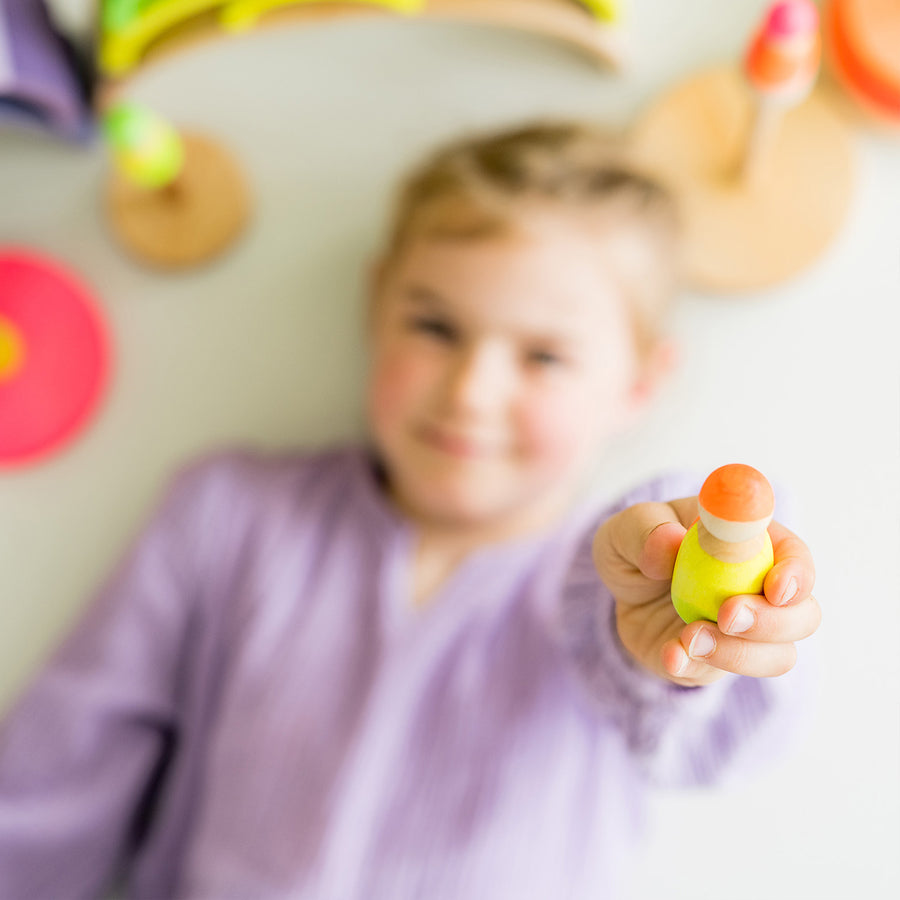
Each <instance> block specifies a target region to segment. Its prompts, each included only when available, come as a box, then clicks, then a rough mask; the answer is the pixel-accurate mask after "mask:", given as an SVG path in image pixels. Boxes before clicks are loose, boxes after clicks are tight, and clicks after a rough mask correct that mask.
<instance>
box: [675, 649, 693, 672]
mask: <svg viewBox="0 0 900 900" xmlns="http://www.w3.org/2000/svg"><path fill="white" fill-rule="evenodd" d="M690 664H691V658H690V657H689V656H688V655H687V653H685V652H684V650H682V651H681V659H680V660H679V662H678V666H677V667H676V669H675V674H676V675H683V674H684V673H685V672H686V671H687V668H688V666H689V665H690Z"/></svg>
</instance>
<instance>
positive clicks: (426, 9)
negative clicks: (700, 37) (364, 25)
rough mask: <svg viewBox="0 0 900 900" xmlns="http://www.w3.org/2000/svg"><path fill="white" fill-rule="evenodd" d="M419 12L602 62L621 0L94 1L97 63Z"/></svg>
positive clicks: (108, 69) (615, 39)
mask: <svg viewBox="0 0 900 900" xmlns="http://www.w3.org/2000/svg"><path fill="white" fill-rule="evenodd" d="M362 13H392V14H403V15H408V16H413V15H423V16H434V17H438V18H447V19H461V20H464V21H472V22H483V23H486V24H494V25H500V26H505V27H513V28H521V29H524V30H528V31H533V32H536V33H539V34H544V35H548V36H551V37H554V38H558V39H561V40H563V41H566V42H568V43H570V44H572V45H573V46H575V47H577V48H578V49H580V50H582V51H585V52H586V53H588V54H589V55H590V56H591V57H592V58H593V59H594V60H596V61H599V62H601V63H603V64H604V65H608V66H618V65H620V64H621V62H622V59H623V56H624V53H625V46H624V40H623V28H622V23H621V0H345V2H340V0H315V2H314V0H102V2H101V6H100V27H99V32H100V40H99V47H98V66H99V69H100V71H101V73H102V74H103V75H104V76H105V78H107V79H120V78H122V77H124V76H125V75H126V74H128V73H129V72H131V71H132V70H133V69H134V68H135V67H136V66H137V65H138V64H139V63H143V62H144V61H146V60H148V59H157V58H159V57H161V56H165V54H166V53H168V52H172V51H173V50H178V49H181V48H183V47H185V46H189V45H190V44H192V43H193V42H195V41H196V40H203V39H207V38H209V37H210V36H211V35H215V34H224V33H227V32H228V31H230V32H232V33H234V32H240V31H243V30H246V29H247V28H248V27H251V26H252V27H257V26H268V25H274V24H279V23H284V22H289V21H293V20H299V21H307V22H316V21H323V20H328V19H334V18H340V17H344V16H351V15H354V16H355V15H359V14H362Z"/></svg>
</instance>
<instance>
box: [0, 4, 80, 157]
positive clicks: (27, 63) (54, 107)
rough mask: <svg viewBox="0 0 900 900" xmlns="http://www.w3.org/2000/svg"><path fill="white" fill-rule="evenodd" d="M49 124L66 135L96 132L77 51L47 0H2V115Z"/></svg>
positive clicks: (46, 125) (0, 54)
mask: <svg viewBox="0 0 900 900" xmlns="http://www.w3.org/2000/svg"><path fill="white" fill-rule="evenodd" d="M3 119H8V120H12V121H16V122H20V123H25V124H29V125H32V126H41V127H44V128H48V129H50V130H51V131H54V132H56V133H57V134H59V135H61V136H63V137H67V138H78V139H80V138H85V137H87V136H88V135H89V134H90V133H91V113H90V109H89V105H88V102H87V97H86V92H85V88H84V85H83V83H82V80H81V77H80V74H79V72H78V68H77V66H76V64H75V57H74V55H73V54H72V52H71V50H70V48H69V47H68V46H67V44H66V43H65V42H64V41H63V39H62V37H61V36H60V35H59V34H58V33H57V32H56V31H55V29H54V27H53V24H52V22H51V21H50V17H49V16H48V14H47V10H46V9H45V8H44V4H43V2H42V0H0V121H2V120H3Z"/></svg>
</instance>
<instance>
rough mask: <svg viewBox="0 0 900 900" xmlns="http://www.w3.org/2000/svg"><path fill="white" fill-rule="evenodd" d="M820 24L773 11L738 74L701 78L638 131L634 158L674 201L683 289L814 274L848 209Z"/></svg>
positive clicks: (848, 174) (845, 155) (790, 4)
mask: <svg viewBox="0 0 900 900" xmlns="http://www.w3.org/2000/svg"><path fill="white" fill-rule="evenodd" d="M817 23H818V12H817V10H816V7H815V6H814V5H813V4H812V3H811V2H809V0H781V2H778V3H775V4H773V5H772V6H771V7H770V8H769V10H768V12H767V14H766V16H765V18H764V20H763V22H762V24H761V26H760V28H759V30H758V32H757V33H756V34H755V35H754V36H753V40H752V42H751V44H750V47H749V50H748V53H747V56H746V60H745V65H744V67H743V68H744V71H743V72H741V71H739V70H738V69H737V68H736V67H725V68H717V69H713V70H710V71H707V72H702V73H700V74H699V75H696V76H694V77H692V78H690V79H688V80H687V81H686V82H684V83H682V84H680V85H677V86H676V87H675V88H674V89H673V90H671V91H670V92H668V93H666V94H665V95H664V96H663V97H662V98H661V99H660V100H659V101H657V102H656V103H655V104H654V105H653V106H652V107H651V108H650V109H649V110H648V112H647V113H646V114H645V115H643V116H642V117H641V118H639V120H638V121H637V123H636V125H635V127H634V129H633V131H632V139H633V146H634V151H635V155H636V157H637V158H638V160H639V161H641V162H643V163H644V164H645V165H646V166H647V167H648V168H649V169H650V170H651V171H654V172H655V173H656V174H657V175H658V176H659V177H660V178H661V179H662V180H663V181H665V182H667V183H669V184H670V186H671V187H672V188H673V190H674V191H675V193H676V194H677V195H678V196H679V199H680V201H681V205H682V212H683V217H684V223H685V232H686V235H685V237H686V240H685V270H686V275H687V279H688V282H689V284H690V285H691V286H693V287H696V288H698V289H700V290H705V291H711V292H716V293H731V292H737V291H749V290H757V289H761V288H765V287H769V286H772V285H774V284H777V283H778V282H780V281H782V280H784V279H786V278H788V277H790V276H792V275H794V274H796V273H797V272H799V271H800V270H802V269H803V268H804V267H806V266H808V265H809V264H810V263H812V262H813V261H814V260H815V259H816V258H817V257H819V256H820V255H821V253H822V252H823V251H824V250H825V248H826V247H827V246H828V245H829V243H830V242H831V241H832V239H833V238H834V236H835V234H836V233H837V231H838V229H839V227H840V225H841V223H842V222H843V219H844V216H845V214H846V211H847V208H848V206H849V201H850V193H851V188H852V182H853V152H852V143H851V139H850V134H849V130H848V128H847V126H846V124H845V122H844V121H843V119H842V117H841V116H840V115H839V114H838V112H837V111H836V110H835V109H833V107H832V105H831V104H829V103H828V102H827V101H826V99H825V98H824V96H823V94H822V93H821V92H819V91H812V92H810V89H811V87H812V85H813V82H814V80H815V76H816V71H817V68H818V61H819V53H820V51H819V46H820V45H819V37H818V24H817Z"/></svg>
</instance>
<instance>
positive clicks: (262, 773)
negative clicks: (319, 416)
mask: <svg viewBox="0 0 900 900" xmlns="http://www.w3.org/2000/svg"><path fill="white" fill-rule="evenodd" d="M695 489H696V484H694V485H690V486H688V485H685V484H684V483H681V484H679V483H678V482H677V480H675V479H671V478H668V479H661V480H659V481H656V482H653V483H651V484H648V485H645V486H643V487H642V488H640V489H639V490H637V491H635V492H633V493H632V494H630V495H629V496H627V497H626V498H624V499H623V501H622V502H621V503H620V504H618V505H617V506H618V507H621V506H624V505H627V504H630V503H634V502H637V501H639V500H648V499H654V500H655V499H671V498H673V497H675V496H683V495H684V494H685V493H691V492H693V491H694V490H695ZM612 511H613V510H611V509H607V510H600V511H598V510H597V509H596V508H593V509H591V508H590V505H588V506H582V507H581V508H580V509H579V510H577V511H576V512H574V513H573V514H572V515H571V516H570V517H569V518H568V519H567V520H566V522H565V523H564V524H563V526H562V527H561V528H559V529H557V530H555V531H554V532H553V533H549V534H544V535H540V536H538V537H533V538H529V539H526V540H519V541H515V542H509V543H505V544H502V545H498V546H494V547H489V548H486V549H484V550H482V551H480V552H478V553H476V554H474V555H473V556H471V557H469V558H468V559H467V560H466V561H465V562H464V564H463V565H462V566H461V567H460V568H459V569H458V570H457V571H456V572H455V573H454V575H453V576H452V578H451V580H450V581H449V582H448V583H447V584H445V586H444V587H443V588H442V589H441V591H440V593H439V595H438V596H436V597H435V598H434V600H433V601H432V603H431V604H430V605H429V606H428V608H426V609H424V610H416V609H415V608H413V607H412V605H411V603H410V600H409V596H410V591H409V585H408V583H407V579H408V578H409V573H410V569H411V552H412V537H413V535H412V529H411V527H410V525H409V524H408V523H407V522H405V521H404V520H402V519H401V518H400V517H399V516H398V515H397V514H396V513H395V512H394V511H393V509H392V507H390V506H389V505H388V503H387V502H386V501H385V499H384V498H383V496H382V494H381V492H380V490H379V487H378V484H377V480H376V477H375V474H374V469H373V466H372V465H371V464H370V461H369V457H368V456H367V454H366V453H365V452H363V451H361V450H356V449H349V450H339V451H333V452H328V453H322V454H318V455H313V456H299V457H279V458H263V457H260V456H252V455H242V454H232V455H226V456H218V457H216V458H214V459H211V460H209V461H206V462H204V463H201V464H199V465H194V466H192V467H190V468H189V469H187V470H186V471H185V472H184V473H183V474H182V475H181V476H180V477H179V478H177V479H176V480H175V482H174V484H173V487H172V489H171V490H170V491H169V493H168V495H167V497H166V499H165V500H164V501H163V503H162V505H161V508H160V509H159V511H158V513H157V514H156V516H155V517H154V518H153V520H152V521H151V523H150V525H149V527H148V528H147V529H146V530H145V531H144V533H143V534H142V536H141V537H140V538H139V540H138V541H137V543H136V545H135V546H134V548H133V549H132V551H131V552H130V553H129V554H128V556H127V557H126V559H125V560H124V561H123V563H122V565H121V566H120V567H119V569H118V570H117V572H116V573H115V575H114V577H113V578H112V579H111V581H110V582H109V583H108V585H107V586H106V588H105V589H104V590H103V591H102V592H101V594H100V596H99V597H98V600H97V602H96V603H95V604H94V605H93V606H92V607H91V608H90V610H89V612H88V614H87V616H86V618H85V619H84V620H83V622H82V624H81V625H80V626H79V628H78V629H77V630H76V631H75V633H74V634H73V635H72V636H71V637H70V638H69V639H68V640H67V641H66V642H65V644H64V645H63V647H62V648H61V649H60V651H59V652H58V653H57V654H56V655H55V657H54V659H53V660H52V662H51V664H50V666H49V667H48V668H47V669H46V670H45V671H44V673H43V674H42V675H41V676H40V677H39V678H38V680H37V681H36V682H35V683H34V685H33V686H32V687H31V689H30V690H29V691H28V692H27V693H26V695H25V697H24V698H23V699H22V701H21V702H20V703H19V704H18V706H17V708H16V710H15V711H14V713H13V715H12V716H11V717H10V718H9V719H8V721H7V723H6V726H5V730H4V731H3V733H2V735H0V897H3V898H17V900H62V898H80V897H97V896H99V895H101V894H102V893H103V891H104V889H105V888H106V887H108V886H109V884H110V883H111V882H112V881H113V880H114V879H115V878H116V877H117V874H121V875H122V877H123V878H124V879H125V882H126V884H127V886H128V887H127V891H126V893H127V895H128V896H129V897H134V898H138V900H160V898H167V900H169V898H171V900H176V898H210V900H212V898H216V900H220V898H242V900H250V898H252V900H266V898H287V897H291V898H315V900H330V898H333V900H356V898H360V900H362V898H365V900H382V898H390V900H403V898H420V897H427V898H429V900H445V898H464V900H468V898H479V897H553V898H568V897H572V898H586V897H610V896H611V895H612V894H613V892H614V884H615V881H616V876H617V873H618V871H619V870H620V869H621V867H622V860H623V859H624V858H625V857H624V854H625V851H626V850H627V849H628V847H629V846H630V845H631V844H632V842H633V840H634V836H635V833H636V826H637V821H638V812H639V806H640V804H639V800H640V795H641V793H642V791H643V789H644V785H645V784H646V783H647V782H648V781H657V782H662V783H667V784H692V783H706V782H710V781H712V780H715V779H719V778H721V777H722V776H724V775H726V774H727V773H730V772H731V773H733V772H740V771H742V767H743V766H744V764H745V762H746V759H745V757H749V756H754V755H761V751H762V750H764V752H765V755H766V756H770V755H771V745H772V742H773V739H775V738H776V737H777V736H778V735H779V733H780V732H781V729H782V725H783V724H784V721H785V714H788V715H789V714H790V713H791V710H792V708H793V707H792V704H793V703H795V702H796V701H794V700H792V699H791V698H790V696H789V695H790V693H791V690H792V685H793V683H794V681H793V679H791V678H782V679H766V680H754V679H745V678H736V677H729V678H726V679H724V680H722V681H720V682H718V683H717V684H716V685H714V686H711V687H707V688H694V689H686V688H680V687H677V686H675V685H672V684H669V683H667V682H664V681H662V680H659V679H657V678H655V677H653V676H651V675H649V674H647V673H645V672H643V671H642V670H639V669H638V668H637V667H636V666H635V665H634V664H633V663H632V662H631V661H630V659H629V658H628V657H627V655H626V654H625V652H624V650H622V648H621V647H620V645H619V644H618V640H617V636H616V633H615V627H614V624H613V601H612V598H611V597H610V594H609V592H608V591H607V590H606V589H605V588H604V586H603V584H601V583H600V582H599V580H598V578H597V575H596V573H595V570H594V568H593V565H592V563H591V559H590V541H591V537H592V534H593V531H594V529H595V527H596V526H597V524H598V523H599V522H600V521H602V520H603V518H605V517H606V516H608V515H609V514H610V513H611V512H612ZM122 873H124V874H122Z"/></svg>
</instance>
